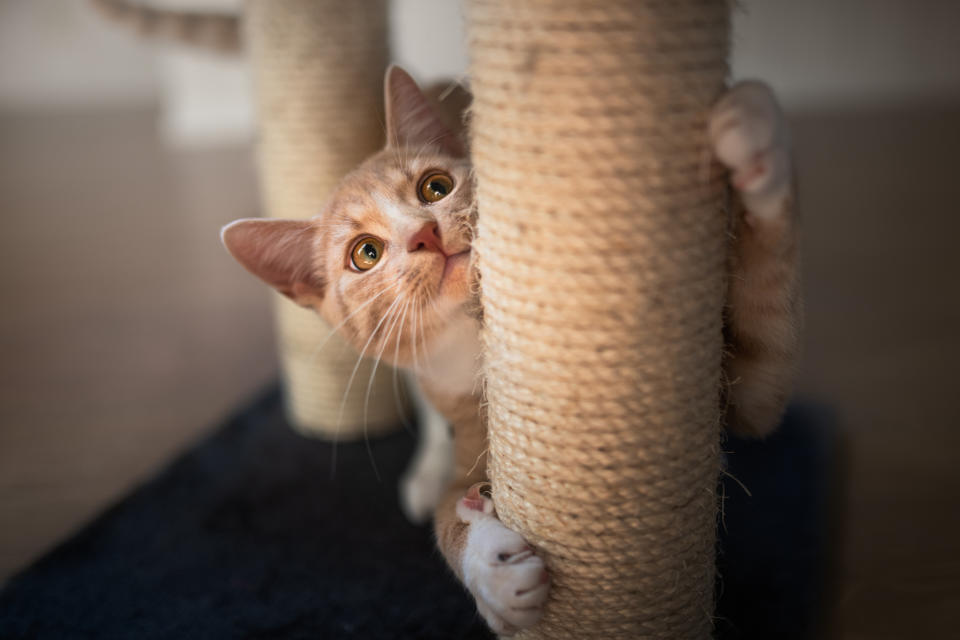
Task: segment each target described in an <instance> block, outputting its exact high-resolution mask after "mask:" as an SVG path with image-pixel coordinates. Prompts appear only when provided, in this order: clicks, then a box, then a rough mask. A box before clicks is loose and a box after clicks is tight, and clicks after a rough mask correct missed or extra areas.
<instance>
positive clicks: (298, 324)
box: [243, 0, 402, 439]
mask: <svg viewBox="0 0 960 640" xmlns="http://www.w3.org/2000/svg"><path fill="white" fill-rule="evenodd" d="M243 22H244V40H245V45H246V48H247V52H248V55H249V56H250V61H251V66H252V68H253V76H254V87H255V92H256V102H257V109H258V112H259V131H258V133H259V166H260V179H261V189H262V192H263V201H264V206H265V209H266V212H267V215H269V216H271V217H277V218H296V219H303V218H309V217H312V216H314V215H316V214H318V213H319V212H320V209H321V207H322V206H323V204H324V202H325V201H326V199H327V197H328V196H329V195H330V194H331V192H332V191H333V189H334V187H335V186H336V185H337V183H338V182H339V181H340V179H341V178H342V177H343V176H344V175H346V174H347V173H348V172H349V171H350V170H351V169H353V168H354V167H356V166H357V165H358V164H359V163H360V162H361V161H362V160H363V159H364V158H366V157H367V156H368V155H370V154H371V153H373V152H374V151H376V150H377V149H378V148H379V147H380V146H381V145H382V144H383V128H382V127H380V126H377V124H376V123H377V122H382V121H383V115H382V112H381V110H382V106H381V105H382V103H383V70H384V69H385V68H386V66H387V57H388V45H387V7H386V2H385V0H351V1H350V2H343V1H340V0H247V2H246V4H245V7H244V20H243ZM275 309H276V318H277V325H278V332H279V343H280V355H281V366H282V375H283V378H284V383H285V388H286V400H287V408H288V414H289V415H290V418H291V421H292V422H293V423H294V425H295V426H297V427H298V428H299V429H300V430H302V431H306V432H309V433H312V434H314V435H320V436H324V437H331V438H340V439H348V438H356V437H363V436H364V435H365V434H366V435H371V434H375V433H382V432H384V431H385V430H387V429H391V428H394V427H396V426H397V425H398V424H399V420H400V412H401V411H402V408H401V403H400V402H399V401H397V399H395V398H394V384H393V375H392V371H391V370H390V367H388V366H387V365H383V364H382V365H381V366H380V367H379V368H378V370H377V373H376V376H375V377H374V379H373V383H372V391H371V394H370V401H369V403H367V402H366V401H365V400H366V392H367V383H368V381H369V380H370V375H371V369H372V361H370V360H369V359H368V360H365V361H364V362H363V363H362V364H361V366H360V368H359V369H358V370H357V371H356V374H355V375H354V379H353V384H352V385H350V389H349V393H347V383H348V380H349V378H350V376H351V373H352V371H353V368H354V365H355V363H356V362H357V354H356V352H355V350H354V349H353V348H352V347H350V346H348V345H347V344H346V343H345V342H344V341H343V340H342V339H341V338H340V337H339V336H337V335H334V336H331V337H329V339H328V334H329V333H330V327H329V326H328V325H326V324H325V323H324V322H323V321H322V320H320V319H319V318H318V317H317V315H316V314H315V313H314V312H312V311H307V310H305V309H302V308H300V307H298V306H297V305H295V304H294V303H292V302H290V301H289V300H287V299H285V298H282V297H281V296H279V295H278V296H277V297H276V304H275ZM321 345H322V349H320V350H319V351H318V348H320V347H321ZM345 393H346V400H345V401H344V396H345ZM367 405H368V408H365V407H367ZM341 407H342V409H341Z"/></svg>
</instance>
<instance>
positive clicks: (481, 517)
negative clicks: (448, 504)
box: [457, 489, 550, 635]
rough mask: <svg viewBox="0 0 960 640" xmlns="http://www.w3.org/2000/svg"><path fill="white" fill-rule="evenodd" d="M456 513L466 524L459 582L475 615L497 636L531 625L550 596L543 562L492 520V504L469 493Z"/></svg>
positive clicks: (508, 530)
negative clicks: (473, 602)
mask: <svg viewBox="0 0 960 640" xmlns="http://www.w3.org/2000/svg"><path fill="white" fill-rule="evenodd" d="M457 514H458V515H459V516H460V518H461V519H463V520H465V521H467V522H469V523H470V530H469V533H468V534H467V545H466V548H465V549H464V552H463V578H464V583H465V584H466V585H467V588H468V589H469V590H470V593H472V594H473V596H474V598H475V599H476V601H477V611H479V612H480V615H482V616H483V619H484V620H486V622H487V624H488V625H490V628H491V629H493V631H494V632H496V633H498V634H500V635H512V634H514V633H516V632H517V631H519V630H521V629H526V628H528V627H531V626H533V625H534V624H536V622H537V621H538V620H539V619H540V616H541V615H542V613H543V605H544V603H546V601H547V594H548V593H549V592H550V580H549V577H548V574H547V570H546V567H545V566H544V563H543V559H542V558H540V557H539V556H537V555H536V554H535V553H534V550H533V548H532V547H531V546H530V545H528V544H527V542H526V540H524V539H523V537H522V536H521V535H520V534H519V533H517V532H515V531H511V530H510V529H508V528H506V527H505V526H504V525H503V523H502V522H500V520H498V519H497V517H496V516H495V515H494V514H493V503H492V501H491V500H490V499H489V498H486V497H483V496H480V495H479V493H478V492H476V491H475V490H474V489H471V492H469V493H468V495H467V497H465V498H463V499H462V500H461V501H460V502H459V503H458V504H457Z"/></svg>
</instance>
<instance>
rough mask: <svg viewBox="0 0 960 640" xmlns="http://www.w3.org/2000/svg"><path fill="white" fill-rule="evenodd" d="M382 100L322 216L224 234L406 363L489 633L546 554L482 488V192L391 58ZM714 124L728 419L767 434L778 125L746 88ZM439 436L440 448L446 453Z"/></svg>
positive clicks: (509, 613)
mask: <svg viewBox="0 0 960 640" xmlns="http://www.w3.org/2000/svg"><path fill="white" fill-rule="evenodd" d="M385 96H386V129H387V140H388V142H387V144H386V146H385V148H384V149H383V150H381V151H380V152H378V153H376V154H375V155H373V156H372V157H370V158H369V159H368V160H366V161H365V162H364V163H363V164H361V165H360V166H359V167H358V168H357V169H356V170H355V171H353V172H352V173H350V174H349V175H348V176H346V177H345V178H344V179H343V181H342V183H341V184H340V186H339V188H338V189H337V190H336V192H335V193H334V194H333V196H332V197H331V199H330V200H329V202H328V203H327V204H326V206H325V207H324V208H323V210H322V212H321V213H320V215H318V216H317V217H316V218H313V219H311V220H305V221H293V220H240V221H237V222H234V223H232V224H230V225H228V226H227V227H225V228H224V230H223V234H222V237H223V242H224V244H225V245H226V247H227V249H228V250H229V251H230V253H231V254H232V255H233V256H234V257H235V258H236V259H237V260H238V261H240V262H241V263H242V264H243V265H244V266H245V267H246V268H247V269H249V270H250V271H251V272H252V273H254V274H255V275H257V276H258V277H260V278H262V279H263V280H265V281H266V282H267V283H268V284H270V285H272V286H274V287H276V288H277V289H278V290H279V291H280V292H281V293H283V294H284V295H287V296H288V297H290V298H292V299H293V300H295V301H296V302H298V303H299V304H301V305H304V306H307V307H311V308H314V309H316V310H317V311H318V312H319V313H320V315H322V316H323V317H324V318H325V319H326V320H327V321H328V322H330V323H331V324H333V325H334V326H335V327H337V328H338V330H339V331H340V332H341V333H342V334H343V335H344V336H345V338H346V339H347V340H348V341H349V342H350V343H352V344H353V345H354V346H356V347H357V349H358V350H359V351H360V352H361V353H362V354H364V355H368V356H369V355H374V356H375V357H378V358H383V359H384V360H387V361H389V362H391V363H393V364H394V365H396V366H399V367H404V368H407V369H409V370H411V371H413V373H414V374H415V376H416V378H417V380H418V382H419V384H420V387H421V388H422V390H423V392H424V393H425V395H426V397H427V398H428V399H429V404H430V405H432V406H434V407H436V410H438V411H439V413H440V414H442V416H444V417H445V418H446V419H447V420H449V421H450V423H452V425H453V431H454V446H453V458H454V462H453V472H452V480H450V481H449V483H447V485H446V486H445V487H443V489H442V490H435V491H434V493H435V494H436V495H434V496H428V499H426V500H425V502H435V504H434V506H435V510H434V526H435V531H436V537H437V544H438V546H439V548H440V551H441V552H442V553H443V555H444V557H445V558H446V560H447V562H448V563H449V565H450V568H451V569H452V570H453V571H454V573H456V575H457V576H458V577H459V578H460V579H461V581H462V582H463V583H464V584H465V585H466V587H467V588H468V589H469V590H470V592H471V593H472V594H473V595H474V597H475V599H476V603H477V608H478V610H479V611H480V613H481V614H482V615H483V617H484V618H485V620H486V621H487V623H488V624H489V625H490V627H491V628H493V630H494V631H496V632H498V633H500V634H509V633H512V632H515V631H517V630H519V629H522V628H526V627H529V626H531V625H532V624H534V623H535V622H536V621H537V619H538V618H539V616H540V613H541V609H542V606H543V604H544V602H545V601H546V597H547V593H548V590H549V579H548V577H547V573H546V570H545V568H544V564H543V561H542V560H541V558H540V557H538V556H537V555H536V554H535V553H534V551H533V549H531V548H530V547H529V546H528V545H527V543H526V542H525V541H524V539H523V538H522V537H521V536H520V535H519V534H517V533H515V532H513V531H511V530H509V529H507V528H506V527H505V526H504V525H503V524H501V522H500V521H499V520H498V519H497V517H496V514H495V511H494V506H493V503H492V501H491V500H490V498H489V491H488V490H487V487H486V486H485V484H484V483H485V481H486V462H485V459H484V452H485V448H486V447H485V444H486V425H485V418H484V413H483V407H482V405H481V402H480V397H479V395H478V384H477V376H478V371H479V367H480V341H479V330H480V322H481V319H480V315H479V311H478V308H479V307H478V304H477V296H476V286H475V284H476V283H475V277H476V276H475V271H474V269H473V268H472V254H471V251H470V246H471V245H470V243H471V237H472V232H473V229H474V226H475V222H476V202H475V199H474V189H473V182H472V174H471V166H470V163H469V158H468V154H467V149H466V142H465V139H464V136H463V132H462V131H461V130H460V128H459V123H460V122H462V120H459V119H458V118H456V117H450V114H449V113H444V112H443V111H438V108H441V107H439V106H435V105H433V104H431V102H430V101H429V100H428V99H427V98H426V97H425V96H424V95H423V94H422V93H421V91H420V90H419V88H418V87H417V86H416V84H415V83H414V81H413V80H412V79H411V78H410V76H409V75H407V74H406V73H405V72H404V71H402V70H401V69H399V68H397V67H393V68H391V69H390V70H389V71H388V72H387V77H386V89H385ZM708 133H709V140H710V142H711V144H712V146H713V149H714V152H715V155H716V157H717V159H719V160H720V161H721V162H722V163H723V164H725V165H726V166H727V167H728V168H729V169H730V172H731V177H732V183H733V185H734V187H735V189H736V192H737V195H738V196H739V197H738V198H737V204H736V210H735V215H736V220H735V222H734V225H733V229H734V236H735V237H734V240H733V241H732V243H731V252H730V271H731V278H730V287H729V298H728V305H727V311H726V336H727V341H728V345H727V356H726V358H725V363H724V364H725V370H726V377H727V379H728V380H729V385H728V388H727V390H726V397H725V405H726V408H727V409H726V411H727V414H728V415H727V418H728V423H729V426H730V427H731V428H732V429H735V430H737V431H740V432H746V433H750V434H754V435H763V434H765V433H767V432H769V431H770V430H771V429H772V428H773V427H775V426H776V424H777V421H778V420H779V418H780V415H781V413H782V411H783V407H784V403H785V401H786V397H787V393H788V388H789V383H790V379H791V376H792V372H793V367H794V362H795V359H796V354H797V346H798V318H799V307H800V301H799V288H798V275H797V274H798V247H797V231H796V220H795V217H794V215H793V211H792V200H793V197H792V193H793V191H792V181H791V177H790V173H791V170H790V158H789V154H788V150H787V140H786V134H785V128H784V122H783V117H782V115H781V113H780V110H779V108H778V107H777V105H776V102H775V101H774V98H773V94H772V93H771V92H770V90H769V89H768V88H767V87H765V86H764V85H761V84H759V83H744V84H740V85H737V86H735V87H734V88H733V89H731V90H730V91H729V92H728V93H727V94H726V95H725V96H724V97H723V98H722V99H721V100H720V102H719V103H718V104H717V106H716V107H715V109H714V111H713V113H712V114H711V117H710V126H709V132H708ZM428 413H429V410H428ZM431 415H432V417H431V418H429V420H428V421H429V422H431V423H432V424H433V425H434V428H433V429H432V430H431V429H428V440H430V437H429V435H430V433H433V436H434V441H437V439H436V437H435V436H436V435H437V429H436V427H437V425H438V424H439V425H440V430H441V431H442V422H441V421H440V417H439V416H438V415H437V414H436V412H434V413H433V414H431ZM439 440H440V441H441V445H439V446H434V447H433V448H434V449H435V450H436V451H439V452H440V457H442V454H443V449H444V447H443V446H442V437H441V438H440V439H439ZM430 446H433V445H430ZM428 448H429V447H428ZM429 457H430V456H425V458H429ZM421 462H422V460H421ZM426 466H427V467H429V466H430V465H426ZM440 467H441V468H442V465H440ZM431 473H432V474H433V477H432V478H427V480H428V482H426V483H425V484H427V485H429V484H430V482H433V483H434V484H438V485H439V482H438V480H437V478H438V477H440V478H442V477H443V473H445V472H436V470H435V469H433V468H432V467H431V468H429V469H428V470H427V471H422V470H421V475H425V476H430V475H431ZM416 477H417V476H416V473H415V474H414V478H416ZM427 493H430V492H427ZM407 497H408V498H409V496H407ZM408 506H409V505H408ZM420 506H421V507H422V505H420Z"/></svg>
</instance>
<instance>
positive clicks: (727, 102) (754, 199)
mask: <svg viewBox="0 0 960 640" xmlns="http://www.w3.org/2000/svg"><path fill="white" fill-rule="evenodd" d="M709 133H710V140H711V143H712V145H713V151H714V153H715V155H716V157H717V159H718V160H719V161H720V162H721V163H723V164H724V165H725V166H726V167H727V168H728V169H729V171H730V181H731V184H732V186H733V188H734V190H735V194H736V197H735V199H734V212H733V213H734V216H735V219H734V223H733V226H732V232H733V235H734V242H733V245H732V249H731V254H730V265H729V275H730V280H729V289H728V294H727V308H726V318H725V333H726V340H727V345H726V357H725V359H724V371H725V376H726V378H727V382H728V387H727V396H726V405H727V406H726V411H727V416H726V417H727V420H726V422H727V425H728V427H729V428H731V429H732V430H734V431H736V432H739V433H744V434H748V435H758V436H759V435H765V434H766V433H768V432H770V431H771V430H772V429H774V428H775V427H776V426H777V424H778V422H779V420H780V418H781V416H782V414H783V410H784V408H785V406H786V402H787V399H788V396H789V393H790V388H791V385H792V383H793V378H794V373H795V369H796V364H797V360H798V355H799V346H800V338H799V336H800V319H801V297H800V282H799V246H798V245H799V242H798V229H797V220H796V214H795V211H794V197H795V196H794V180H793V168H792V162H791V154H790V142H789V136H788V132H787V126H786V122H785V119H784V117H783V113H782V112H781V110H780V107H779V106H778V105H777V102H776V99H775V98H774V95H773V92H772V91H771V90H770V88H769V87H767V86H766V85H765V84H762V83H759V82H743V83H740V84H737V85H735V86H734V87H732V88H731V89H730V90H729V91H728V92H727V93H726V95H724V97H723V98H722V99H721V100H720V101H719V102H718V103H717V105H716V106H715V107H714V109H713V112H712V113H711V116H710V123H709Z"/></svg>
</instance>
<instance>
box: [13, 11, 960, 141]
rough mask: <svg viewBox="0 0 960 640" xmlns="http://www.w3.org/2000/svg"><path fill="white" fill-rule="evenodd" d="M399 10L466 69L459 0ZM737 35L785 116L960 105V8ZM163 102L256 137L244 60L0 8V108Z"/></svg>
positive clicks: (853, 17)
mask: <svg viewBox="0 0 960 640" xmlns="http://www.w3.org/2000/svg"><path fill="white" fill-rule="evenodd" d="M151 1H152V2H154V3H155V4H168V5H178V6H184V5H193V6H197V5H204V6H217V7H220V8H223V7H229V6H236V5H237V4H238V3H239V2H240V0H151ZM393 6H394V19H393V36H392V37H393V44H394V51H395V57H396V59H397V60H398V61H400V62H401V63H403V64H405V65H407V66H408V67H410V68H411V69H412V70H413V71H414V72H415V74H416V75H417V76H418V77H420V78H422V79H431V78H435V77H438V76H456V75H458V74H460V73H462V72H463V69H464V68H465V66H466V55H465V50H464V42H463V29H462V24H461V16H462V13H461V9H460V3H459V2H457V1H456V0H393ZM734 26H735V28H734V55H733V66H734V72H735V75H737V76H738V77H747V76H749V77H761V78H765V79H766V80H768V81H769V82H771V83H772V84H773V85H774V87H775V88H776V89H777V90H778V92H779V93H780V95H781V96H782V98H783V100H784V102H785V103H786V105H787V106H788V108H793V109H809V108H833V107H837V106H851V105H854V106H855V105H859V104H864V103H869V104H890V103H910V102H918V101H925V102H930V101H958V100H960V1H957V0H914V1H910V0H806V1H798V0H744V1H742V2H740V3H739V8H738V10H737V11H736V13H735V20H734ZM158 101H159V102H162V104H163V105H164V109H163V113H164V116H163V123H164V127H165V130H166V131H167V132H168V134H169V135H171V136H172V137H173V138H177V137H178V136H182V137H185V138H187V139H193V138H199V139H202V138H203V137H204V136H205V135H207V136H208V137H212V138H214V139H216V138H217V137H218V135H221V134H222V135H225V136H226V137H227V138H231V137H237V136H240V137H243V136H246V135H248V133H247V131H248V128H249V121H250V118H251V113H250V108H249V102H248V100H247V97H246V78H245V75H244V74H243V71H242V66H241V64H240V63H239V62H236V61H234V62H230V61H226V62H225V61H223V60H216V59H214V58H211V57H210V56H207V57H204V56H197V55H195V54H192V53H184V52H183V51H179V52H178V51H174V50H173V49H171V48H170V47H167V46H162V45H157V44H152V43H145V42H143V41H140V40H137V39H136V38H135V37H131V36H130V35H128V34H126V33H124V32H121V31H119V30H117V29H114V28H112V27H111V26H110V25H106V24H104V23H103V21H102V20H100V19H99V17H98V16H96V15H94V14H93V13H92V12H91V11H90V10H89V7H87V6H85V2H84V1H83V0H0V108H19V109H32V108H37V107H51V106H59V107H72V106H91V105H130V104H141V105H146V104H156V103H157V102H158ZM218 127H219V130H218ZM211 134H214V135H212V136H211Z"/></svg>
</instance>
